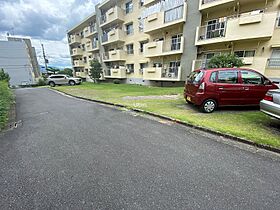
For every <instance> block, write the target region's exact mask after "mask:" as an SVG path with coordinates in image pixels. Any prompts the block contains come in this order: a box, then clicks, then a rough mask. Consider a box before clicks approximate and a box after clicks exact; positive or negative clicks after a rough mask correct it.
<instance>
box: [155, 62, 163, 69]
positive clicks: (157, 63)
mask: <svg viewBox="0 0 280 210" xmlns="http://www.w3.org/2000/svg"><path fill="white" fill-rule="evenodd" d="M153 67H154V68H156V67H162V63H161V62H157V61H155V62H154V63H153Z"/></svg>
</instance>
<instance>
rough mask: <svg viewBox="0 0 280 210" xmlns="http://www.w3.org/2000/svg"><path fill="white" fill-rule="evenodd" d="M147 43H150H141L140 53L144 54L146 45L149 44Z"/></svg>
mask: <svg viewBox="0 0 280 210" xmlns="http://www.w3.org/2000/svg"><path fill="white" fill-rule="evenodd" d="M147 43H148V42H147V41H145V42H140V49H139V51H140V53H143V52H144V44H147Z"/></svg>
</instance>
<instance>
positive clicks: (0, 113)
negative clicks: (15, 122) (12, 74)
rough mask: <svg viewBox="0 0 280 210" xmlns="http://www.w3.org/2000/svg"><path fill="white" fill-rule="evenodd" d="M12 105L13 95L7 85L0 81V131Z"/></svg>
mask: <svg viewBox="0 0 280 210" xmlns="http://www.w3.org/2000/svg"><path fill="white" fill-rule="evenodd" d="M12 103H13V94H12V91H11V90H10V89H9V87H8V83H7V82H3V81H0V131H1V130H2V129H3V128H4V127H5V125H6V123H7V121H8V117H9V111H10V107H11V104H12Z"/></svg>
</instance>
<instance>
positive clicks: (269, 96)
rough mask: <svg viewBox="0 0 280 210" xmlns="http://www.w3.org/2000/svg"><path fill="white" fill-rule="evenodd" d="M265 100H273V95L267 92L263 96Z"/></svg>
mask: <svg viewBox="0 0 280 210" xmlns="http://www.w3.org/2000/svg"><path fill="white" fill-rule="evenodd" d="M264 100H266V101H273V95H272V94H271V93H267V94H266V95H265V97H264Z"/></svg>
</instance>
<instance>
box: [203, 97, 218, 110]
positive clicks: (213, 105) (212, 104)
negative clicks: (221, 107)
mask: <svg viewBox="0 0 280 210" xmlns="http://www.w3.org/2000/svg"><path fill="white" fill-rule="evenodd" d="M217 107H218V104H217V102H216V101H215V100H213V99H207V100H205V101H204V102H203V104H202V105H201V106H200V110H201V111H202V112H204V113H212V112H214V111H215V110H216V109H217Z"/></svg>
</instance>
